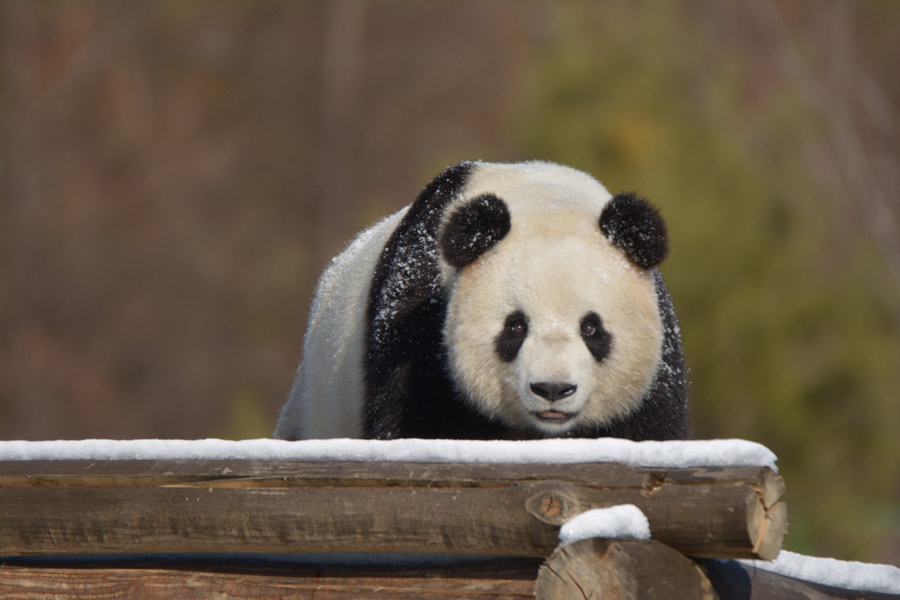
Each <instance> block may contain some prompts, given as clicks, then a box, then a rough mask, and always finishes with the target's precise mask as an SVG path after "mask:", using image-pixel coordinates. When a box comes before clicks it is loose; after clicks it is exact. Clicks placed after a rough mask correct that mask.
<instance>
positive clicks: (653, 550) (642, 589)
mask: <svg viewBox="0 0 900 600" xmlns="http://www.w3.org/2000/svg"><path fill="white" fill-rule="evenodd" d="M535 595H536V596H537V597H538V598H548V599H549V598H552V599H553V600H584V599H585V598H598V599H599V598H602V599H603V600H651V599H652V600H714V599H716V594H715V592H714V591H713V588H712V585H711V584H710V582H709V580H708V579H707V578H706V575H705V574H704V573H703V572H702V571H701V570H700V568H699V567H698V566H697V564H696V563H694V562H693V561H692V560H690V559H688V558H686V557H685V556H684V555H683V554H680V553H678V552H676V551H675V550H672V549H671V548H669V547H668V546H666V545H665V544H661V543H659V542H656V541H653V540H648V541H630V540H602V539H588V540H581V541H579V542H575V543H574V544H571V545H568V546H560V547H559V548H557V549H556V550H555V551H554V552H553V554H551V555H550V558H548V559H547V562H546V563H544V565H542V566H541V569H540V571H539V573H538V578H537V582H536V584H535ZM729 597H730V596H729Z"/></svg>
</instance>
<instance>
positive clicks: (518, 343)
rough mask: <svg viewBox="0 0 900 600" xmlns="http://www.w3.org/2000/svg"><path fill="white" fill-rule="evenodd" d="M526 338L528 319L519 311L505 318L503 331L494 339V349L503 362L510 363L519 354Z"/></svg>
mask: <svg viewBox="0 0 900 600" xmlns="http://www.w3.org/2000/svg"><path fill="white" fill-rule="evenodd" d="M526 337H528V317H526V316H525V313H524V312H522V311H521V310H517V311H515V312H513V313H510V314H509V315H507V316H506V320H505V321H504V322H503V329H502V330H500V334H499V335H498V336H497V337H496V338H495V339H494V349H495V350H496V351H497V356H499V357H500V360H502V361H503V362H512V361H514V360H515V359H516V356H517V355H518V354H519V348H521V347H522V343H523V342H524V341H525V338H526Z"/></svg>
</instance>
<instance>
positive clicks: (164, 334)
mask: <svg viewBox="0 0 900 600" xmlns="http://www.w3.org/2000/svg"><path fill="white" fill-rule="evenodd" d="M898 27H900V3H889V2H881V1H878V0H872V1H862V0H860V1H855V2H854V1H850V0H841V1H822V2H798V1H790V2H787V1H784V2H782V1H777V2H776V1H774V0H758V1H751V0H747V1H737V0H735V1H732V2H721V1H720V0H691V1H684V2H679V3H661V2H652V1H640V2H637V1H633V0H622V1H607V2H602V3H600V2H588V1H585V2H564V3H552V2H549V1H539V0H478V1H473V0H434V1H431V2H418V3H414V2H408V1H400V0H384V1H381V2H377V3H375V2H361V1H356V0H345V1H331V2H312V1H309V2H295V1H291V2H287V1H279V0H272V1H268V2H262V3H256V2H254V3H251V2H228V3H220V2H180V1H160V2H152V3H151V2H129V3H121V2H99V1H97V2H78V1H73V2H65V3H49V2H13V1H6V0H4V1H2V2H0V67H2V70H0V439H32V440H36V439H55V438H96V437H103V438H133V437H138V438H147V437H160V438H202V437H207V436H215V437H226V438H251V437H262V436H268V435H270V434H271V431H272V428H273V426H274V423H275V418H276V415H277V413H278V409H279V407H280V406H281V404H282V402H283V400H284V399H285V397H286V395H287V392H288V389H289V387H290V384H291V379H292V376H293V371H294V369H295V368H296V365H297V363H298V362H299V360H300V358H301V355H300V347H301V341H302V336H303V332H304V329H305V319H306V313H307V308H308V306H309V304H310V302H311V299H312V293H313V286H314V284H315V281H316V279H317V277H318V274H319V273H320V272H321V270H322V268H323V267H324V265H325V263H326V261H327V260H328V259H329V258H330V257H331V256H332V255H334V254H335V253H336V252H338V251H339V250H340V249H341V248H342V247H343V246H344V244H345V243H346V241H347V240H348V239H349V238H350V237H351V236H352V235H353V234H354V233H356V232H357V231H358V230H360V229H361V228H363V227H365V226H366V225H368V224H370V223H372V222H373V221H374V220H375V219H377V218H379V217H381V216H383V215H386V214H388V213H389V212H392V211H394V210H396V209H398V208H400V207H401V206H403V205H405V204H407V203H409V202H410V201H412V200H413V198H414V197H415V196H416V194H417V193H418V191H419V189H420V188H421V187H422V186H423V185H424V184H425V183H427V182H428V180H429V179H431V177H433V176H434V175H435V174H436V173H437V172H439V171H440V170H441V169H442V168H443V167H444V166H446V165H448V164H452V163H455V162H458V161H459V160H463V159H479V158H480V159H485V160H500V161H511V160H519V159H527V158H541V159H548V160H553V161H558V162H563V163H567V164H570V165H573V166H575V167H578V168H581V169H583V170H586V171H588V172H590V173H592V174H594V175H595V176H597V177H598V178H599V179H600V180H601V181H603V182H604V183H605V184H606V185H607V187H608V188H609V189H610V190H611V191H612V192H617V191H628V190H634V191H637V192H638V193H640V194H641V195H643V196H645V197H647V198H649V199H651V201H653V202H654V203H655V204H657V205H658V206H659V207H660V208H661V209H662V212H663V215H664V216H665V218H666V219H667V221H668V224H669V228H670V236H671V241H672V252H671V254H670V258H669V259H668V261H667V262H666V263H665V264H664V265H663V269H662V270H663V272H664V274H665V276H666V280H667V282H668V285H669V287H670V291H671V293H672V295H673V297H674V300H675V305H676V307H677V310H678V313H679V317H680V320H681V326H682V331H683V336H684V340H685V345H686V353H687V358H688V361H689V364H690V366H691V368H692V375H691V379H692V382H693V383H692V403H693V416H694V423H695V428H696V435H697V437H700V438H730V437H741V438H747V439H752V440H756V441H759V442H761V443H763V444H766V445H767V446H769V447H770V448H771V449H772V450H773V451H774V452H775V453H776V454H777V455H778V457H779V465H780V468H781V473H782V475H783V476H784V477H785V479H786V481H787V484H788V502H789V506H790V514H791V528H790V532H789V535H788V539H787V542H786V547H787V548H788V549H791V550H795V551H799V552H805V553H812V554H819V555H829V556H834V557H838V558H844V559H861V560H869V561H879V562H889V563H893V564H897V565H900V235H898V233H900V232H898V229H900V169H898V167H900V137H898V106H900V77H898V76H897V65H898V64H900V42H898V38H897V31H898Z"/></svg>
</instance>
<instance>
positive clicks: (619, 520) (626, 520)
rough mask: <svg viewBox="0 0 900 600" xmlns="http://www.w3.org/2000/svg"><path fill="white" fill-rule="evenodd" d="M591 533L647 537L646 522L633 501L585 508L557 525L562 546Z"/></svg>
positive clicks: (584, 537) (647, 523) (594, 534)
mask: <svg viewBox="0 0 900 600" xmlns="http://www.w3.org/2000/svg"><path fill="white" fill-rule="evenodd" d="M595 537H596V538H605V539H612V540H616V539H633V540H649V539H650V523H649V522H648V521H647V517H645V516H644V513H643V512H641V509H639V508H638V507H637V506H635V505H634V504H620V505H618V506H611V507H609V508H595V509H592V510H587V511H585V512H583V513H581V514H580V515H578V516H576V517H573V518H571V519H569V520H568V521H566V522H565V523H563V525H562V527H560V528H559V541H560V543H562V545H563V546H568V545H569V544H574V543H575V542H578V541H581V540H587V539H590V538H595Z"/></svg>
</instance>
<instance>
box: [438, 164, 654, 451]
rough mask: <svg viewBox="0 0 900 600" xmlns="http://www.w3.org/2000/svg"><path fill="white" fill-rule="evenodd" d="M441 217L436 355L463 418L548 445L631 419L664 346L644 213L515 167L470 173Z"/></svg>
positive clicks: (546, 171) (572, 177)
mask: <svg viewBox="0 0 900 600" xmlns="http://www.w3.org/2000/svg"><path fill="white" fill-rule="evenodd" d="M445 215H446V216H445V218H444V219H443V221H442V226H441V229H440V232H439V237H438V247H439V250H440V255H441V262H442V270H443V280H444V286H445V288H446V289H447V292H448V296H447V317H446V321H445V324H444V342H445V345H446V350H447V355H448V361H449V368H450V370H451V373H452V376H453V380H454V381H455V382H456V384H457V386H459V388H460V390H461V391H462V392H463V393H464V395H465V397H466V398H468V399H469V400H470V401H471V402H472V403H473V405H474V406H475V408H476V409H478V410H479V411H480V412H482V413H483V414H485V415H487V416H489V417H492V418H495V419H499V420H501V421H503V422H505V423H506V424H507V425H510V426H512V427H515V428H524V429H529V430H536V431H538V432H540V433H541V434H543V435H548V436H554V435H564V434H566V433H567V432H569V431H571V430H574V429H576V428H579V429H580V428H582V427H591V426H604V425H608V424H610V423H612V422H613V421H615V420H617V419H619V418H622V417H625V416H626V415H628V414H629V413H631V412H632V411H634V410H635V409H636V408H638V406H639V405H640V403H641V400H642V398H643V396H644V395H645V394H646V392H647V391H648V389H649V388H650V386H651V384H652V382H653V378H654V376H655V374H656V371H657V368H658V366H659V363H660V356H661V353H662V344H663V331H662V322H661V317H660V314H659V309H658V301H657V294H656V289H655V285H654V280H653V275H652V270H653V269H654V268H655V267H656V266H657V265H659V264H660V263H661V262H662V261H663V259H664V258H665V256H666V252H667V241H666V233H665V226H664V224H663V222H662V220H661V218H660V217H659V214H658V213H657V211H656V210H655V209H654V208H653V207H652V206H650V205H649V204H648V203H647V202H646V201H644V200H642V199H641V198H639V197H637V196H635V195H634V194H618V195H616V196H610V194H609V193H608V192H607V191H606V189H605V188H603V186H602V185H600V184H599V182H597V181H596V180H594V179H593V178H591V177H589V176H587V175H585V174H583V173H581V172H579V171H575V170H573V169H569V168H567V167H561V166H558V165H549V164H546V163H527V164H526V165H525V166H523V165H484V164H479V165H478V167H477V168H476V170H475V172H474V173H473V175H472V176H471V178H470V180H469V182H468V183H467V185H466V187H465V188H464V189H463V191H462V193H461V194H460V197H459V198H457V199H456V200H455V201H454V202H453V203H452V204H451V205H450V206H449V207H448V209H447V212H446V213H445Z"/></svg>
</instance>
